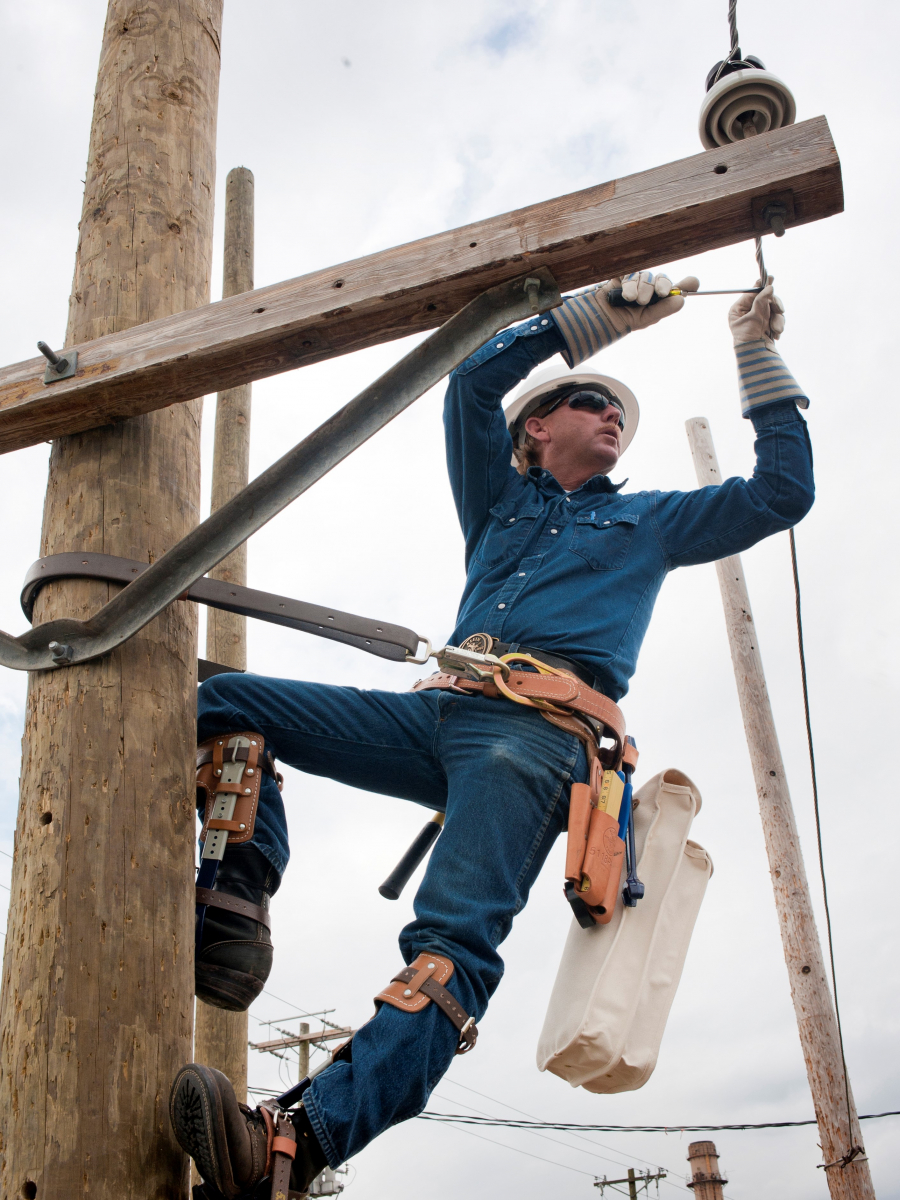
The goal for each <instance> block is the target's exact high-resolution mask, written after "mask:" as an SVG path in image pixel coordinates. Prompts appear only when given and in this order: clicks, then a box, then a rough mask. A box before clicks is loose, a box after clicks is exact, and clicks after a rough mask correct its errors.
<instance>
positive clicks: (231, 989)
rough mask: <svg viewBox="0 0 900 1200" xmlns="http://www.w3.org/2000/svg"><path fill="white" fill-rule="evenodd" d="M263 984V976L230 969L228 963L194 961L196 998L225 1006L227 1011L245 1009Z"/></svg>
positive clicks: (206, 1002)
mask: <svg viewBox="0 0 900 1200" xmlns="http://www.w3.org/2000/svg"><path fill="white" fill-rule="evenodd" d="M265 985H266V981H265V979H259V978H257V976H256V975H251V974H249V972H247V971H232V970H231V969H230V968H229V967H216V966H213V965H212V964H211V963H203V962H198V963H197V966H196V969H195V981H194V991H195V992H196V994H197V998H198V999H199V1000H202V1001H203V1003H204V1004H211V1005H212V1007H213V1008H226V1009H228V1011H229V1012H246V1011H247V1009H248V1008H249V1007H250V1005H251V1004H252V1003H253V1001H254V1000H255V999H256V997H257V996H258V995H259V994H260V993H261V992H262V990H263V988H264V987H265Z"/></svg>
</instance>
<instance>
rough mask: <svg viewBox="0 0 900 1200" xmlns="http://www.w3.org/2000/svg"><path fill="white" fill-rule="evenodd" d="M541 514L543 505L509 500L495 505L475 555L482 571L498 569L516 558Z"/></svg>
mask: <svg viewBox="0 0 900 1200" xmlns="http://www.w3.org/2000/svg"><path fill="white" fill-rule="evenodd" d="M540 511H541V508H540V505H538V504H535V503H525V504H522V503H521V502H518V503H517V502H516V501H515V500H507V501H506V502H505V503H501V504H495V505H494V507H493V508H492V509H491V510H490V514H489V516H488V520H487V525H486V527H485V530H484V533H483V534H482V535H481V541H480V542H479V543H478V549H477V550H476V551H475V558H476V560H477V561H478V562H479V563H481V565H482V566H483V567H496V566H499V565H500V564H501V563H505V562H511V561H513V560H514V559H515V558H517V557H518V555H519V554H520V553H521V551H522V548H523V546H524V545H525V542H526V541H527V540H528V535H529V534H530V533H531V531H532V529H533V528H534V521H535V517H537V515H538V514H539V513H540Z"/></svg>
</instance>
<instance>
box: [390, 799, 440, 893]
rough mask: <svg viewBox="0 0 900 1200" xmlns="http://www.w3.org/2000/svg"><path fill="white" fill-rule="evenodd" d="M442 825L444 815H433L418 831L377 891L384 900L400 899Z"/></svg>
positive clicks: (435, 839)
mask: <svg viewBox="0 0 900 1200" xmlns="http://www.w3.org/2000/svg"><path fill="white" fill-rule="evenodd" d="M443 824H444V814H443V813H435V814H434V816H433V817H432V818H431V820H430V821H429V822H428V824H427V825H425V826H424V827H423V828H422V829H420V830H419V832H418V833H417V834H416V837H415V840H414V841H413V843H412V845H411V846H410V848H409V849H408V850H407V852H406V853H405V854H404V855H403V857H402V858H401V859H400V861H399V862H398V863H397V865H396V867H394V869H393V871H391V873H390V875H388V877H387V879H386V880H385V881H384V883H383V884H382V885H381V887H380V888H379V889H378V891H379V894H380V895H382V896H384V898H385V900H399V899H400V893H401V892H402V891H403V889H404V888H405V887H406V885H407V884H408V883H409V880H410V877H411V876H412V873H413V871H415V869H416V867H417V866H418V865H419V863H420V862H421V861H422V859H423V858H424V857H425V855H426V854H427V853H428V851H429V850H430V849H431V847H432V846H433V845H434V843H435V842H436V841H437V836H438V834H439V833H440V832H441V828H442V826H443Z"/></svg>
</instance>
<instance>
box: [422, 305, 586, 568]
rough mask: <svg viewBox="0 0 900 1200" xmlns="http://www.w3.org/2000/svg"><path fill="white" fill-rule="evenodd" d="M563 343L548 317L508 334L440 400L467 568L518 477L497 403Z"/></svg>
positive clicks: (460, 370)
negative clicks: (488, 523) (496, 507)
mask: <svg viewBox="0 0 900 1200" xmlns="http://www.w3.org/2000/svg"><path fill="white" fill-rule="evenodd" d="M565 348H566V343H565V341H564V340H563V338H562V335H561V334H560V332H559V329H558V327H557V325H556V322H555V320H554V319H553V317H552V316H551V315H550V314H545V315H544V316H542V317H535V318H534V319H533V320H531V321H526V322H524V324H522V325H517V326H515V328H513V329H506V330H504V331H503V333H500V334H498V335H497V336H496V337H495V338H493V339H492V340H491V341H489V342H487V343H486V344H485V345H484V346H482V347H481V349H480V350H477V351H476V352H475V353H474V354H473V355H472V357H471V358H467V359H466V361H465V362H464V363H463V364H462V365H461V366H459V367H457V369H456V370H455V371H454V372H453V374H452V375H451V376H450V383H449V385H448V387H447V395H446V397H445V399H444V436H445V439H446V444H447V470H448V473H449V475H450V487H451V488H452V490H453V499H454V501H455V503H456V511H457V514H458V516H459V523H460V525H461V526H462V531H463V536H464V537H465V539H466V562H467V563H468V561H469V556H470V554H471V552H472V551H473V550H474V548H475V545H476V544H477V542H478V538H479V537H480V536H481V531H482V529H483V527H484V522H485V520H486V519H487V516H488V513H489V512H490V510H491V508H492V506H493V505H495V504H496V503H497V501H498V500H499V499H500V497H501V496H502V495H503V493H504V492H505V491H506V490H507V488H508V487H509V486H510V485H511V484H512V485H514V484H516V483H517V482H520V481H521V478H522V477H521V476H520V475H519V474H518V472H517V471H516V469H515V467H514V466H513V465H512V450H513V447H512V438H511V437H510V436H509V431H508V430H507V428H506V418H505V417H504V415H503V408H502V406H501V401H502V400H503V397H504V396H505V395H506V394H507V393H508V392H509V391H511V389H512V388H514V387H515V386H516V384H517V383H520V382H521V380H523V379H524V378H525V376H526V375H528V373H529V372H530V371H532V370H533V369H534V368H535V367H536V366H537V365H538V364H539V363H542V362H544V360H545V359H548V358H550V357H551V356H552V355H554V354H559V353H561V352H562V351H564V350H565Z"/></svg>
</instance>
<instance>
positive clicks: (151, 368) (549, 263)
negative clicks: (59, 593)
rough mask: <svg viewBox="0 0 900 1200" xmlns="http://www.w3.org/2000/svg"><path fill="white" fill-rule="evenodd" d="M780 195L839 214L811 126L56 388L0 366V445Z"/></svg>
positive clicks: (87, 372) (260, 305) (451, 237)
mask: <svg viewBox="0 0 900 1200" xmlns="http://www.w3.org/2000/svg"><path fill="white" fill-rule="evenodd" d="M723 167H724V168H726V169H725V170H722V168H723ZM783 193H792V198H793V207H794V218H793V220H790V219H789V221H788V225H789V226H791V225H802V224H805V223H806V222H809V221H817V220H819V219H821V218H822V217H828V216H832V215H833V214H834V213H838V212H841V211H842V209H843V190H842V186H841V171H840V162H839V160H838V156H837V151H836V150H835V147H834V143H833V141H832V138H831V133H830V131H829V129H828V123H827V122H826V120H825V118H824V117H815V118H813V119H812V120H809V121H803V122H801V123H800V124H799V125H792V126H789V127H788V128H786V129H779V130H776V131H775V132H773V133H768V134H764V135H762V136H760V137H755V138H752V139H750V140H748V141H745V142H740V143H737V144H735V145H731V146H726V147H724V148H721V149H717V150H709V151H706V152H705V153H703V154H695V155H693V156H692V157H691V158H683V159H680V160H679V161H678V162H674V163H668V164H667V165H666V166H662V167H655V168H653V169H652V170H650V171H641V172H639V173H638V174H636V175H628V176H626V177H625V178H623V179H615V180H612V181H610V182H609V183H601V184H598V185H597V186H595V187H590V188H586V189H585V190H584V191H581V192H573V193H572V194H571V195H568V196H561V197H558V198H557V199H555V200H546V201H543V202H542V203H540V204H532V205H530V206H529V207H527V208H521V209H518V210H516V211H515V212H511V213H505V214H503V215H502V216H497V217H491V218H489V219H488V220H486V221H478V222H475V223H474V224H472V225H465V226H463V227H462V228H461V229H452V230H449V231H448V232H446V233H439V234H436V235H434V236H433V237H427V238H422V239H421V240H420V241H417V242H409V243H407V244H406V245H404V246H397V247H394V248H393V249H390V250H383V251H381V252H380V253H378V254H369V255H367V256H366V257H364V258H358V259H355V260H354V261H352V262H348V263H343V264H341V265H339V266H335V267H329V268H327V269H326V270H323V271H314V272H313V273H312V274H309V275H303V276H301V277H300V278H298V279H291V280H288V281H286V282H284V283H277V284H273V285H272V286H270V287H265V288H259V289H257V290H256V291H253V292H244V293H243V294H241V295H238V296H232V297H230V298H229V299H227V300H221V301H219V302H218V303H217V304H209V305H206V306H205V307H203V308H197V309H192V310H190V311H188V312H183V313H178V314H176V315H175V316H171V317H164V318H163V319H161V320H158V321H151V322H148V323H147V324H144V325H137V326H135V327H133V328H131V329H128V330H125V331H124V332H122V333H114V334H110V335H108V336H107V337H104V338H98V339H97V340H95V341H92V342H85V343H83V344H81V345H79V346H78V347H77V350H78V371H77V374H76V375H75V376H73V377H72V378H70V379H65V380H60V381H58V382H54V383H52V384H49V385H48V384H45V383H44V382H43V378H44V368H45V366H46V363H45V361H44V359H42V358H34V359H30V360H29V361H28V362H22V363H16V364H15V365H13V366H10V367H6V368H4V369H2V370H0V452H4V451H7V450H16V449H19V448H20V447H22V446H29V445H33V444H35V443H36V442H40V441H44V440H47V439H52V438H55V437H59V436H60V435H62V434H67V433H77V432H80V431H82V430H85V429H91V428H94V427H96V426H98V425H103V424H108V423H109V422H111V421H115V420H118V419H120V418H123V417H132V416H136V415H138V414H139V413H144V412H151V411H153V410H154V409H158V408H165V407H167V406H168V405H170V404H173V403H176V402H179V401H184V400H190V399H193V398H194V397H195V396H202V395H205V394H207V393H210V392H215V391H219V390H222V389H224V388H229V387H235V386H237V385H238V384H241V383H248V382H250V381H251V380H254V379H265V378H266V377H268V376H269V375H277V374H279V373H281V372H283V371H291V370H293V369H294V368H296V367H302V366H306V365H307V364H309V363H314V362H321V361H322V360H323V359H327V358H334V357H336V356H337V355H340V354H346V353H348V352H349V351H351V350H359V349H361V348H363V347H365V346H374V345H377V344H378V343H380V342H386V341H390V340H391V339H393V338H399V337H404V336H405V335H406V334H410V333H418V332H421V331H423V330H427V329H432V328H434V327H435V326H437V325H440V324H442V323H443V322H444V321H445V320H446V319H447V318H448V317H449V316H451V315H452V314H453V313H454V312H457V311H458V310H459V309H460V308H462V306H463V305H464V304H466V303H467V302H468V301H469V300H471V299H473V297H474V296H476V295H478V294H479V293H480V292H483V291H485V290H486V289H487V288H489V287H492V286H493V285H494V284H496V283H499V282H502V281H503V280H505V279H508V278H510V277H512V276H515V275H521V274H522V272H523V271H526V270H528V269H529V268H530V267H531V266H534V267H540V266H545V267H549V268H550V270H551V271H552V272H553V274H554V276H555V278H556V280H557V282H558V284H559V286H560V288H562V289H563V290H566V289H571V288H577V287H583V286H585V285H587V284H590V283H594V282H599V281H600V280H603V279H606V278H609V277H610V276H611V275H615V274H619V273H620V272H622V271H626V270H632V269H636V268H643V267H654V266H656V265H657V264H659V263H665V262H669V261H671V260H672V259H676V258H681V257H684V256H686V255H689V254H696V253H699V252H701V251H704V250H713V249H716V248H717V247H720V246H728V245H731V244H733V243H735V242H740V241H743V240H745V239H747V238H750V237H752V236H754V235H755V234H756V233H758V232H761V231H762V230H763V228H764V226H763V224H762V218H761V216H760V204H759V201H760V200H761V199H762V198H765V197H766V196H775V195H779V194H783ZM754 201H756V203H755V204H754Z"/></svg>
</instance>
